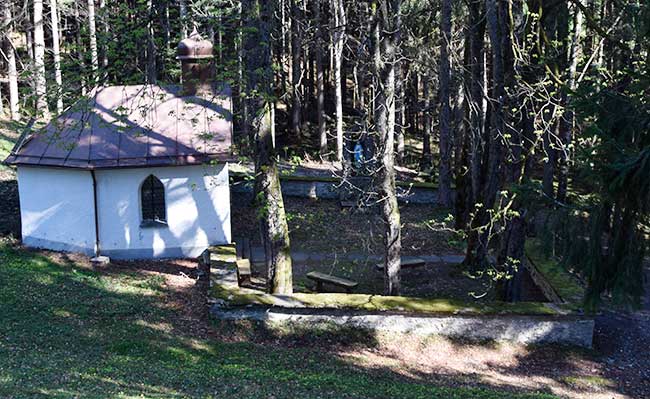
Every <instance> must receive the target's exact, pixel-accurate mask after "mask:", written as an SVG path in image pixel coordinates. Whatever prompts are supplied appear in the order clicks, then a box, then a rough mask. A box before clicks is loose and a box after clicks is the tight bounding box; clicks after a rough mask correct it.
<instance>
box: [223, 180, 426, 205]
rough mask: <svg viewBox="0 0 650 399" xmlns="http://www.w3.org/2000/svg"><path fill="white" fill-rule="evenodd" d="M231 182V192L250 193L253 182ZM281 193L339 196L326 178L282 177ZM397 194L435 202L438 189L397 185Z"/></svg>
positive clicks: (409, 199)
mask: <svg viewBox="0 0 650 399" xmlns="http://www.w3.org/2000/svg"><path fill="white" fill-rule="evenodd" d="M232 180H233V184H232V185H231V191H232V192H233V193H252V192H253V182H252V181H251V180H245V179H243V178H241V177H239V176H232ZM282 194H283V195H284V196H286V197H300V198H313V199H331V200H338V199H340V198H341V193H340V189H339V188H338V187H337V182H336V181H327V180H294V179H290V178H283V179H282ZM397 196H398V200H399V201H400V202H404V203H410V204H437V203H438V190H437V189H436V188H432V187H419V186H411V187H409V186H407V185H404V184H402V185H399V186H398V187H397Z"/></svg>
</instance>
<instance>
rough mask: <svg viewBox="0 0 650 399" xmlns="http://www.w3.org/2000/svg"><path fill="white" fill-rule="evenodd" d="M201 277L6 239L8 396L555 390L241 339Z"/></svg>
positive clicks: (183, 265) (2, 361) (188, 269)
mask: <svg viewBox="0 0 650 399" xmlns="http://www.w3.org/2000/svg"><path fill="white" fill-rule="evenodd" d="M195 276H196V270H195V269H194V267H193V264H192V262H187V261H178V262H150V263H145V262H133V263H122V264H116V265H112V266H109V267H106V268H103V269H101V270H92V269H91V268H90V267H89V266H88V265H87V264H86V263H85V262H84V261H83V260H82V259H77V258H75V257H71V256H65V255H57V254H47V253H39V252H35V251H27V250H24V249H20V248H18V249H16V248H12V247H11V246H9V245H7V244H2V246H1V247H0V281H2V285H1V286H0V314H2V322H1V323H0V397H3V398H28V397H61V398H64V397H65V398H68V397H84V398H108V397H111V398H113V397H123V398H126V397H148V398H153V397H165V398H181V397H237V398H277V399H279V398H295V397H308V398H315V397H319V398H394V397H399V398H441V399H442V398H445V399H447V398H478V399H481V398H503V397H509V398H531V399H533V398H538V399H542V398H552V397H554V396H551V395H546V394H539V393H534V392H533V391H534V390H533V389H527V388H517V389H516V391H518V392H516V393H515V392H513V391H514V388H513V387H510V388H509V389H508V387H505V388H490V387H489V384H488V383H485V384H482V386H481V387H469V388H468V387H459V386H457V385H456V384H453V383H450V382H447V383H445V382H443V381H431V380H429V379H428V378H423V377H422V376H418V375H412V376H407V375H404V374H401V373H396V372H394V371H393V370H391V368H390V367H384V366H378V365H367V366H366V365H363V364H361V363H359V362H357V361H355V360H353V359H352V358H350V357H349V356H352V354H353V352H349V355H347V354H345V353H344V352H345V350H344V349H342V348H340V347H337V346H336V345H334V344H332V342H331V341H329V340H328V341H327V342H326V345H324V346H321V347H318V346H316V347H309V346H300V345H293V346H291V344H290V343H286V344H268V343H265V344H262V343H253V342H242V341H238V340H237V339H235V337H234V336H233V335H232V334H231V333H228V332H227V329H223V328H221V329H220V328H215V327H213V326H211V325H210V323H209V322H207V321H206V319H205V318H204V316H205V297H204V296H203V295H202V294H201V292H200V290H197V289H196V287H197V286H196V285H195V282H196V281H195ZM269 339H272V340H275V339H278V340H280V338H277V337H276V338H270V337H269ZM372 342H374V340H371V339H369V340H368V344H372ZM328 345H329V347H328ZM341 350H344V352H343V353H341V352H340V351H341ZM469 385H475V384H469ZM503 389H507V391H504V390H503ZM527 392H528V393H527Z"/></svg>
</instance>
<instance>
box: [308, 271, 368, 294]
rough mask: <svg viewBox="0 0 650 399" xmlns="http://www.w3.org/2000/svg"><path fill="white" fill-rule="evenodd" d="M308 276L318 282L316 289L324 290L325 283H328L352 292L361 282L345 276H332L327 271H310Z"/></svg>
mask: <svg viewBox="0 0 650 399" xmlns="http://www.w3.org/2000/svg"><path fill="white" fill-rule="evenodd" d="M307 278H308V279H310V280H314V281H315V282H316V291H318V292H322V291H323V284H324V283H328V284H332V285H335V286H337V287H342V288H345V290H346V291H347V292H348V293H350V292H352V290H353V289H355V288H356V287H357V286H358V285H359V283H357V282H356V281H352V280H348V279H345V278H341V277H336V276H332V275H329V274H325V273H320V272H309V273H307Z"/></svg>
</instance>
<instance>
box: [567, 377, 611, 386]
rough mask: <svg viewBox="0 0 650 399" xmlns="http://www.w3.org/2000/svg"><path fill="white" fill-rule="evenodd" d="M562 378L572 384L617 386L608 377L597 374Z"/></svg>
mask: <svg viewBox="0 0 650 399" xmlns="http://www.w3.org/2000/svg"><path fill="white" fill-rule="evenodd" d="M562 380H563V381H564V382H566V383H568V384H571V385H583V386H584V385H591V386H598V387H615V386H616V383H615V382H614V381H612V380H610V379H608V378H605V377H600V376H595V375H578V376H568V377H564V378H562Z"/></svg>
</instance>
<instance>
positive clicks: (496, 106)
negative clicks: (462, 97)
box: [476, 0, 506, 264]
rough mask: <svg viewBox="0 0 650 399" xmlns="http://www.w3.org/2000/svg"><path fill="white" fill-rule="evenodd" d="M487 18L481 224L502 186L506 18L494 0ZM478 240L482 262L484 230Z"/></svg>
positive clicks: (487, 4)
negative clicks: (488, 83) (488, 92)
mask: <svg viewBox="0 0 650 399" xmlns="http://www.w3.org/2000/svg"><path fill="white" fill-rule="evenodd" d="M485 8H486V20H487V27H488V33H489V37H490V45H491V47H492V99H491V104H490V105H491V112H490V116H491V121H490V136H489V138H490V140H489V144H488V150H489V154H488V162H487V169H486V179H485V187H484V189H483V198H482V201H481V202H482V203H483V207H482V209H481V211H480V212H479V214H480V215H481V217H480V218H479V220H480V223H481V226H485V225H486V224H487V223H489V210H492V209H493V208H494V205H495V203H496V196H497V192H498V191H499V188H500V186H501V178H502V170H501V169H502V165H503V143H502V140H503V137H504V132H505V130H504V126H505V120H504V114H503V102H504V100H505V95H506V92H505V74H504V72H505V70H504V64H503V52H504V49H503V35H504V32H503V24H505V23H506V22H505V21H504V20H502V19H501V18H499V6H498V3H497V0H486V2H485ZM481 235H482V238H481V239H480V240H479V241H478V247H477V252H476V262H477V263H478V264H484V263H485V262H486V261H487V254H488V249H489V244H490V243H489V240H488V236H487V233H482V234H481Z"/></svg>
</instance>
